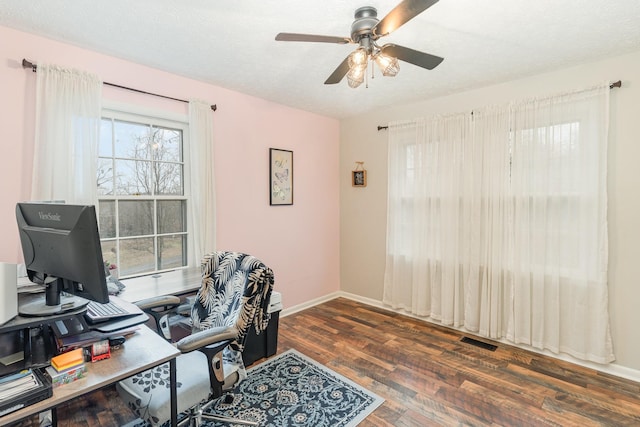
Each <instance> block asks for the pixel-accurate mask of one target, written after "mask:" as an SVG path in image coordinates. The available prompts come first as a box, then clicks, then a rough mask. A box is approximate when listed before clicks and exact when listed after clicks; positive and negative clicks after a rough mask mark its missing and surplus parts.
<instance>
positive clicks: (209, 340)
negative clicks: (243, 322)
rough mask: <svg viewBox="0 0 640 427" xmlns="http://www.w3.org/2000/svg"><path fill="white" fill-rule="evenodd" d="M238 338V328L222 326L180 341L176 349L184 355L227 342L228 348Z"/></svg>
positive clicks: (196, 333)
mask: <svg viewBox="0 0 640 427" xmlns="http://www.w3.org/2000/svg"><path fill="white" fill-rule="evenodd" d="M236 338H238V330H237V329H236V328H234V327H231V326H220V327H215V328H211V329H205V330H203V331H199V332H195V333H193V334H191V335H188V336H186V337H184V338H182V339H181V340H180V341H178V342H177V343H176V347H177V348H178V350H180V351H181V352H182V353H188V352H190V351H194V350H199V349H201V348H203V347H206V346H209V345H212V344H218V343H221V342H222V341H225V342H226V343H225V346H226V345H227V344H229V342H231V341H233V340H234V339H236Z"/></svg>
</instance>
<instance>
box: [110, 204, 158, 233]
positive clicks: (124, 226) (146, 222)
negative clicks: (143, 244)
mask: <svg viewBox="0 0 640 427" xmlns="http://www.w3.org/2000/svg"><path fill="white" fill-rule="evenodd" d="M118 223H119V231H120V237H128V236H144V235H150V234H153V201H151V200H122V201H120V203H119V204H118Z"/></svg>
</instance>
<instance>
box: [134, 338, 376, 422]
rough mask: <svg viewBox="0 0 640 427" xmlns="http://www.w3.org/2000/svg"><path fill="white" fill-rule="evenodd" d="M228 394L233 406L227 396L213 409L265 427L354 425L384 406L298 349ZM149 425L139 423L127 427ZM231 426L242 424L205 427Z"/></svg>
mask: <svg viewBox="0 0 640 427" xmlns="http://www.w3.org/2000/svg"><path fill="white" fill-rule="evenodd" d="M227 394H228V395H231V396H233V402H231V403H225V399H224V396H223V397H221V398H219V399H216V400H215V401H213V404H212V406H211V408H210V409H209V411H210V412H213V413H215V414H217V415H222V416H226V417H231V418H238V419H244V420H250V421H257V422H258V423H259V425H260V426H261V427H293V426H296V427H353V426H355V425H357V424H358V423H360V421H362V420H363V419H365V418H366V417H367V415H369V414H370V413H372V412H373V411H374V410H375V409H376V408H377V407H378V406H380V405H381V404H382V403H383V402H384V399H382V398H381V397H379V396H377V395H375V394H374V393H372V392H370V391H368V390H366V389H364V388H362V387H361V386H359V385H357V384H356V383H354V382H353V381H351V380H349V379H348V378H345V377H344V376H342V375H340V374H338V373H336V372H334V371H332V370H331V369H329V368H327V367H325V366H323V365H321V364H319V363H318V362H316V361H315V360H313V359H310V358H309V357H307V356H305V355H303V354H302V353H299V352H298V351H296V350H288V351H286V352H284V353H282V354H280V355H278V356H276V357H274V358H272V359H269V360H267V361H265V362H263V363H261V364H259V365H256V366H253V367H251V368H250V369H248V370H247V378H246V379H245V380H244V381H242V382H241V383H240V384H239V385H238V386H237V387H236V388H235V389H233V390H232V391H230V392H228V393H227ZM179 418H182V417H179ZM145 425H148V424H147V423H145V422H142V421H141V420H138V422H132V423H130V424H127V427H133V426H136V427H138V426H145ZM167 425H168V424H167ZM230 425H231V426H236V425H239V424H229V423H223V422H217V421H203V426H206V427H222V426H225V427H229V426H230Z"/></svg>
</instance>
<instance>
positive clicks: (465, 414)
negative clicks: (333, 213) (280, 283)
mask: <svg viewBox="0 0 640 427" xmlns="http://www.w3.org/2000/svg"><path fill="white" fill-rule="evenodd" d="M463 336H464V334H462V333H460V332H458V331H455V330H453V329H448V328H445V327H441V326H438V325H433V324H431V323H428V322H424V321H421V320H419V319H415V318H412V317H408V316H402V315H399V314H397V313H392V312H388V311H386V310H382V309H380V308H377V307H371V306H367V305H365V304H361V303H358V302H355V301H352V300H348V299H344V298H338V299H335V300H332V301H328V302H325V303H323V304H320V305H318V306H315V307H311V308H308V309H306V310H303V311H300V312H297V313H294V314H292V315H290V316H287V317H283V318H281V319H280V324H279V338H278V353H281V352H284V351H286V350H287V349H290V348H295V349H297V350H298V351H300V352H301V353H303V354H305V355H307V356H308V357H311V358H312V359H315V360H317V361H318V362H320V363H322V364H324V365H326V366H327V367H329V368H331V369H333V370H334V371H336V372H338V373H340V374H341V375H344V376H346V377H347V378H349V379H351V380H352V381H354V382H355V383H357V384H360V385H362V386H363V387H366V388H367V389H369V390H371V391H372V392H374V393H376V394H378V395H379V396H381V397H383V398H384V399H385V402H384V403H383V404H382V405H381V406H380V407H378V408H377V409H376V410H375V411H374V412H373V414H371V415H370V416H369V417H368V418H367V419H365V420H364V421H363V422H362V423H361V424H360V426H361V427H382V426H385V427H386V426H411V427H415V426H442V425H446V426H449V425H473V426H492V427H493V426H510V425H517V426H563V427H564V426H605V425H609V426H612V425H616V426H618V425H640V384H639V383H637V382H634V381H630V380H627V379H624V378H618V377H614V376H611V375H608V374H603V373H601V372H597V371H595V370H592V369H589V368H585V367H582V366H577V365H573V364H571V363H568V362H566V361H560V360H557V359H554V358H550V357H546V356H543V355H540V354H537V353H532V352H528V351H526V350H523V349H520V348H516V347H511V346H509V345H505V344H502V343H492V344H495V345H497V346H498V348H497V350H496V351H493V352H491V351H488V350H484V349H480V348H477V347H474V346H471V345H469V344H464V343H461V342H460V338H462V337H463ZM482 341H484V339H482ZM487 342H490V341H489V340H487ZM92 396H94V397H91V398H87V399H84V400H83V399H79V400H78V401H74V402H73V406H68V407H67V408H61V409H60V413H61V420H60V423H59V425H60V426H61V427H65V426H99V427H106V426H120V425H122V424H125V423H126V422H128V421H130V420H132V419H133V417H132V415H131V414H130V413H127V411H128V409H126V408H124V409H123V407H122V405H119V404H118V401H119V399H118V397H117V393H116V392H115V391H113V390H109V389H107V390H103V391H101V392H97V393H94V394H92ZM95 396H97V397H95ZM96 407H97V408H100V410H96V409H95V408H96ZM65 423H66V424H65ZM23 425H24V427H27V426H29V427H35V426H37V423H36V422H33V423H32V424H29V423H26V424H23Z"/></svg>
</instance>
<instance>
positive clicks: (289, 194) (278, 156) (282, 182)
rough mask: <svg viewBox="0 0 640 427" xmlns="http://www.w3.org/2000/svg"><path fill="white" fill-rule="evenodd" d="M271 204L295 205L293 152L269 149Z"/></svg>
mask: <svg viewBox="0 0 640 427" xmlns="http://www.w3.org/2000/svg"><path fill="white" fill-rule="evenodd" d="M269 204H270V205H272V206H279V205H293V151H289V150H281V149H279V148H269Z"/></svg>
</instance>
